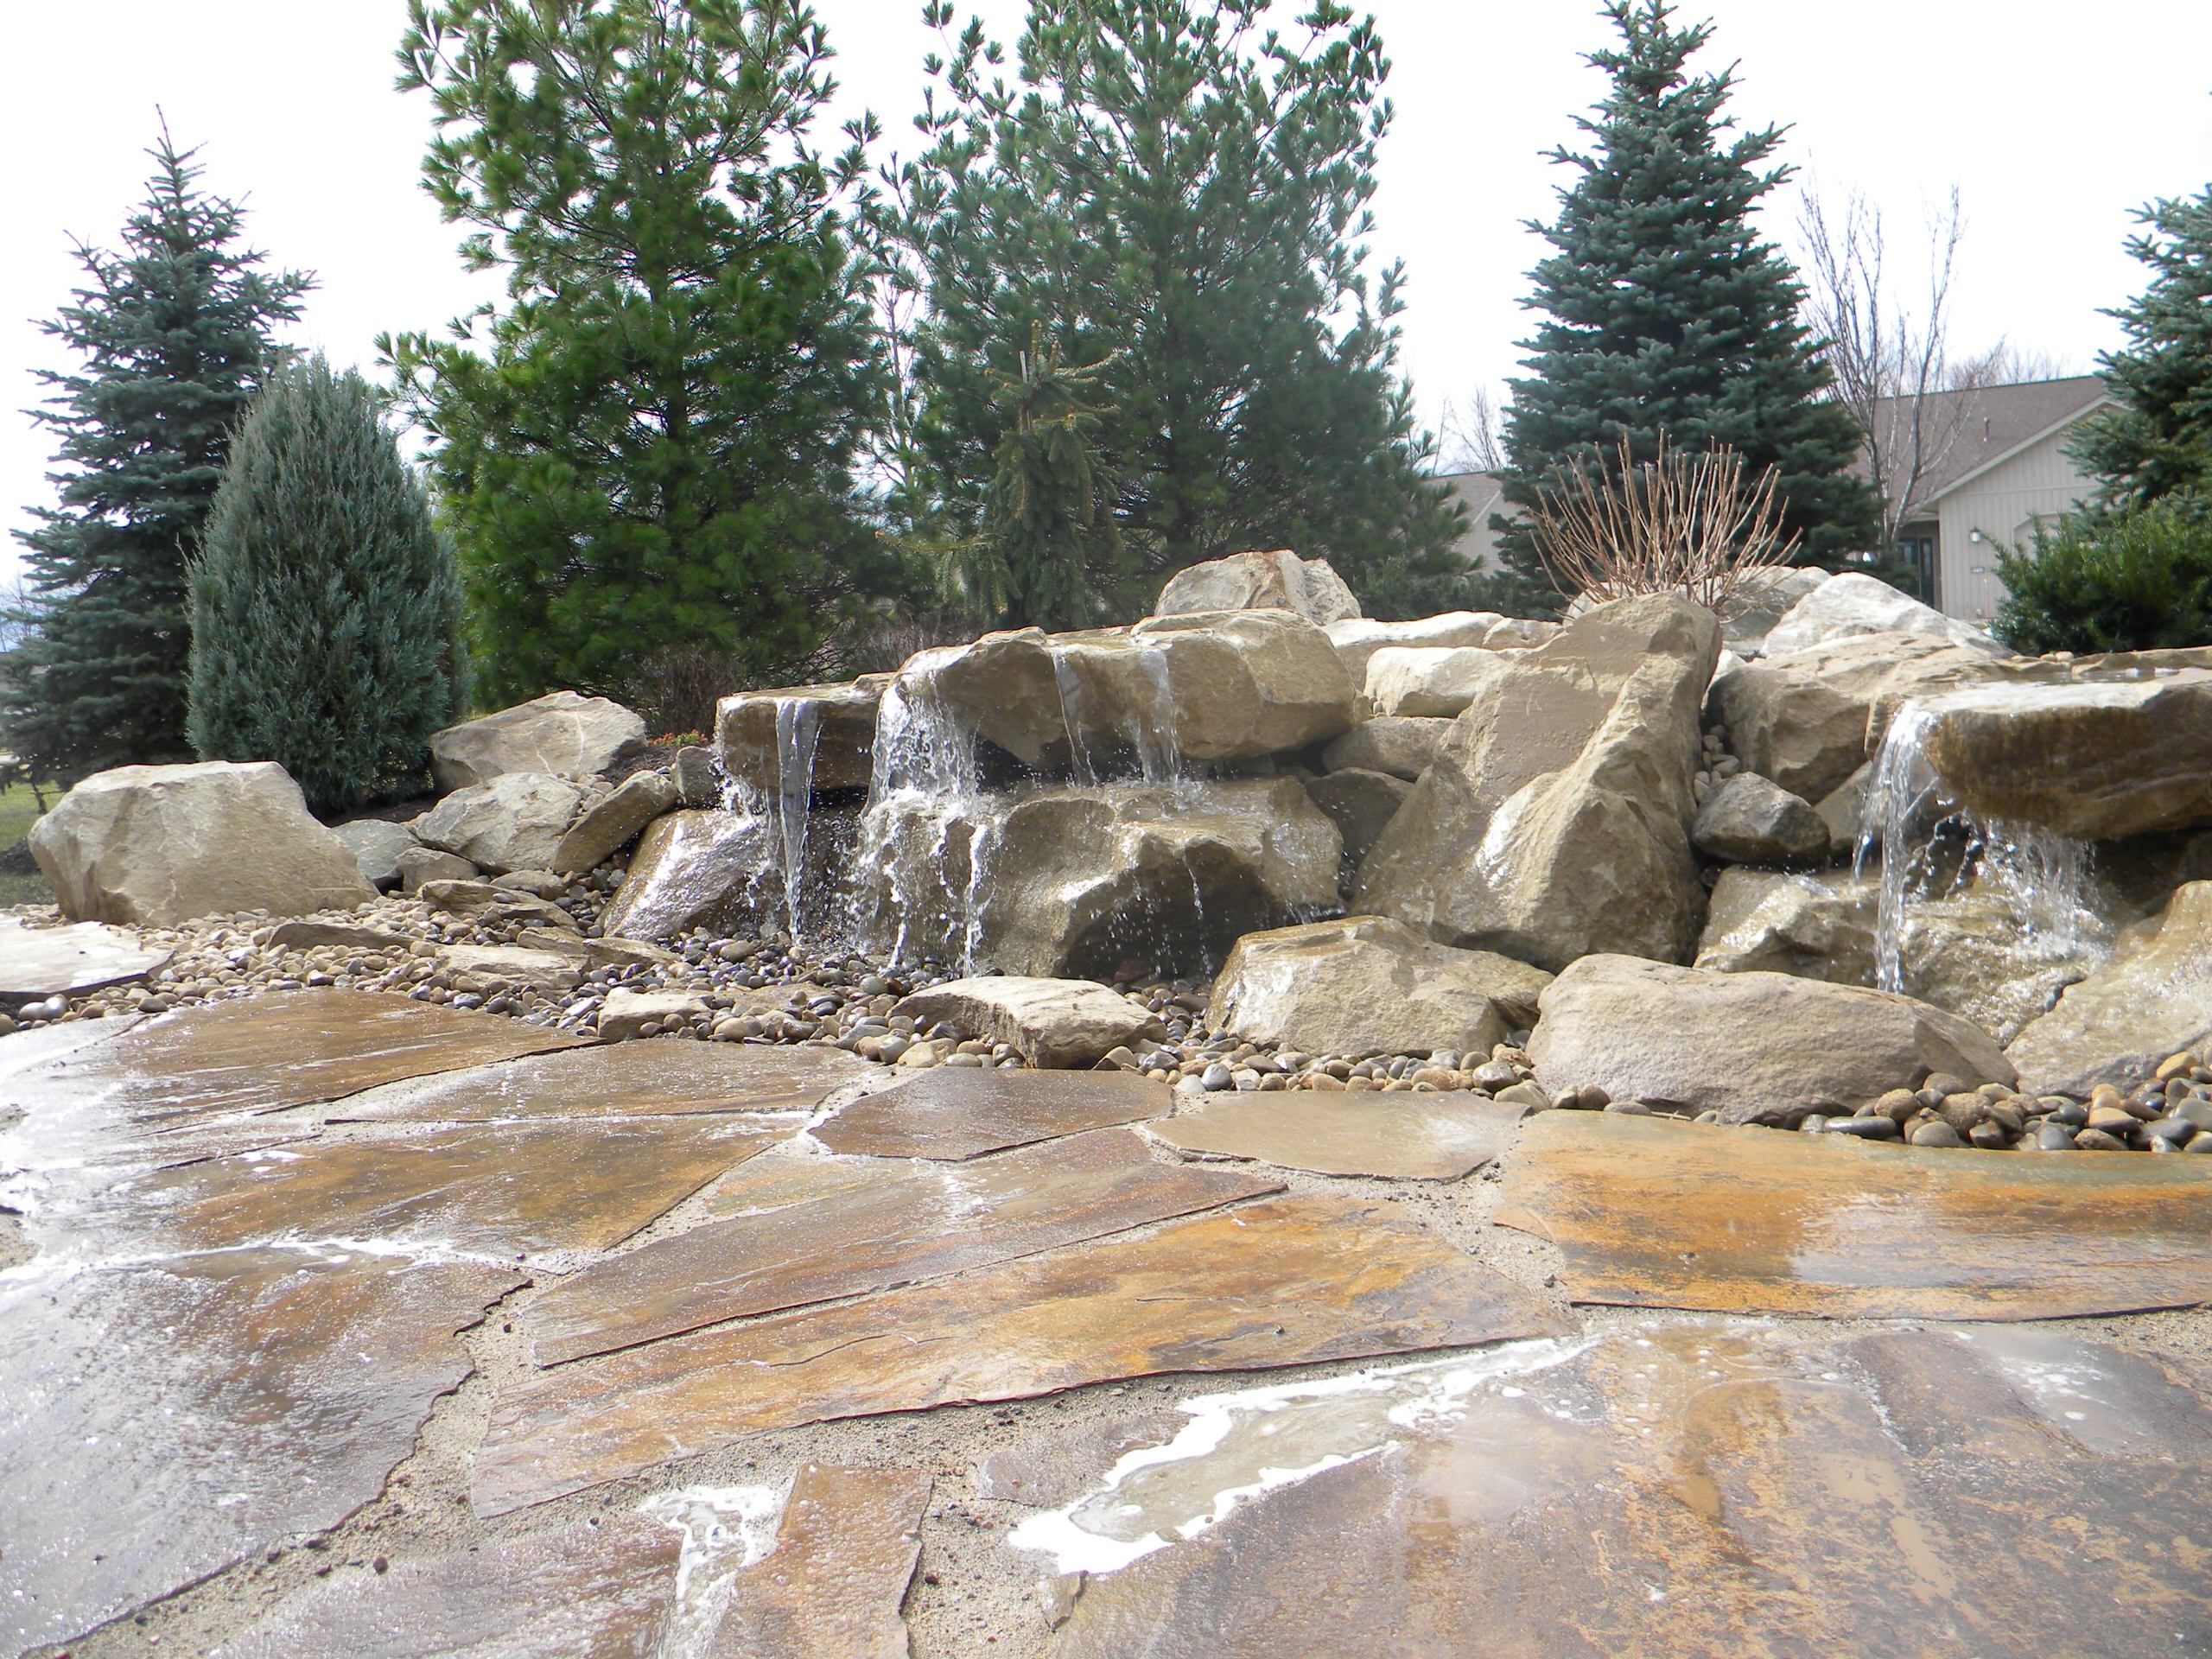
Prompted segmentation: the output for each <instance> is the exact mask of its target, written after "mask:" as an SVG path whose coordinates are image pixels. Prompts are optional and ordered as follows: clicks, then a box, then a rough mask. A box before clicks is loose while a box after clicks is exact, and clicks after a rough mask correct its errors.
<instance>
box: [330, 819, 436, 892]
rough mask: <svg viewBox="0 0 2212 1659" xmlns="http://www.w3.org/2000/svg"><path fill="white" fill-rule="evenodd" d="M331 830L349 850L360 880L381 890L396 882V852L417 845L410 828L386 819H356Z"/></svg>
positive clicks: (397, 855) (397, 875)
mask: <svg viewBox="0 0 2212 1659" xmlns="http://www.w3.org/2000/svg"><path fill="white" fill-rule="evenodd" d="M330 833H331V834H332V835H334V836H337V837H338V839H339V840H340V841H342V842H345V843H346V846H347V847H348V848H350V849H352V851H353V860H354V861H355V862H356V863H358V864H359V866H360V867H361V880H364V881H365V882H367V883H368V884H369V885H370V886H371V887H374V888H376V889H377V890H378V892H381V893H389V892H390V891H391V889H392V888H394V887H397V886H398V885H399V855H401V854H402V853H405V852H409V851H411V850H413V849H414V848H415V847H416V846H417V845H418V844H419V843H418V842H416V839H415V832H414V831H413V830H412V829H409V828H408V827H407V826H406V825H405V824H404V823H392V822H391V820H390V819H388V818H355V819H354V820H353V822H352V823H341V824H338V825H335V826H334V827H333V829H331V832H330Z"/></svg>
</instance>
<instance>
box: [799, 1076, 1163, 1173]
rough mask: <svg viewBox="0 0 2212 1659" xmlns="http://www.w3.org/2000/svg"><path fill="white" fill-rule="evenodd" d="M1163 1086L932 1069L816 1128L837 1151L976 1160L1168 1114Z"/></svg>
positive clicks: (1127, 1079)
mask: <svg viewBox="0 0 2212 1659" xmlns="http://www.w3.org/2000/svg"><path fill="white" fill-rule="evenodd" d="M1172 1103H1173V1097H1172V1096H1170V1094H1169V1093H1168V1090H1167V1088H1166V1085H1165V1084H1161V1083H1160V1082H1158V1081H1156V1080H1155V1079H1154V1078H1150V1077H1137V1076H1135V1075H1132V1074H1130V1073H1128V1072H1122V1071H980V1070H974V1071H971V1070H957V1071H956V1070H945V1071H931V1072H930V1073H929V1074H927V1075H926V1076H924V1077H917V1078H915V1079H914V1080H913V1081H912V1082H911V1083H902V1084H899V1085H897V1086H896V1087H895V1088H891V1089H887V1090H882V1091H881V1092H880V1093H877V1094H873V1095H868V1096H863V1097H862V1098H861V1099H860V1100H857V1101H855V1102H854V1103H852V1104H851V1105H849V1106H847V1107H846V1108H845V1109H843V1110H842V1111H841V1112H839V1113H838V1114H837V1116H836V1117H834V1118H832V1119H831V1120H830V1121H829V1122H827V1123H825V1124H823V1126H822V1127H821V1128H818V1129H817V1130H815V1131H814V1138H815V1139H816V1140H817V1141H820V1142H821V1143H822V1144H823V1146H825V1147H829V1150H830V1151H832V1152H844V1153H866V1154H873V1155H874V1156H877V1157H883V1158H950V1159H962V1158H973V1157H976V1155H977V1154H982V1153H986V1152H996V1151H998V1150H1000V1149H1001V1148H1002V1147H1019V1146H1024V1145H1027V1144H1028V1143H1029V1142H1031V1141H1046V1140H1050V1139H1052V1137H1054V1136H1056V1135H1075V1134H1077V1133H1079V1132H1080V1131H1082V1130H1084V1129H1102V1128H1109V1127H1110V1126H1112V1125H1114V1124H1117V1123H1134V1122H1137V1121H1139V1120H1140V1119H1142V1118H1147V1117H1160V1116H1164V1115H1165V1114H1166V1111H1167V1109H1168V1108H1169V1106H1170V1105H1171V1104H1172Z"/></svg>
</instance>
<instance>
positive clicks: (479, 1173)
mask: <svg viewBox="0 0 2212 1659" xmlns="http://www.w3.org/2000/svg"><path fill="white" fill-rule="evenodd" d="M787 1133H789V1130H788V1129H785V1128H764V1127H760V1126H757V1125H748V1124H746V1123H745V1122H743V1121H742V1120H739V1121H738V1122H719V1121H715V1120H698V1119H690V1118H658V1119H656V1118H644V1119H637V1120H632V1121H626V1122H624V1121H615V1122H607V1121H603V1120H602V1121H597V1122H555V1123H530V1124H524V1123H505V1124H498V1125H493V1126H488V1127H485V1128H461V1129H447V1130H443V1131H440V1132H437V1133H434V1134H429V1135H410V1136H408V1137H406V1138H404V1139H378V1140H372V1141H321V1142H315V1143H311V1144H308V1145H305V1146H302V1147H296V1148H284V1149H280V1150H278V1151H277V1152H275V1153H271V1154H259V1155H255V1154H244V1155H240V1156H238V1157H231V1158H221V1159H217V1160H213V1161H211V1162H207V1163H203V1164H194V1165H192V1166H188V1167H187V1168H183V1169H177V1170H170V1171H166V1172H164V1173H162V1174H160V1175H156V1176H153V1177H150V1178H149V1179H146V1180H144V1181H142V1182H140V1183H138V1184H137V1186H136V1187H135V1189H134V1192H133V1196H134V1197H135V1198H137V1199H138V1200H139V1201H140V1202H142V1203H144V1204H147V1205H149V1206H150V1210H151V1213H153V1214H154V1215H156V1216H157V1217H159V1225H160V1230H161V1235H162V1237H163V1238H164V1239H165V1240H166V1241H168V1242H170V1243H174V1244H175V1245H176V1246H177V1247H179V1248H182V1249H223V1248H225V1247H226V1246H231V1245H237V1244H245V1243H272V1242H276V1241H279V1240H284V1239H318V1238H336V1239H376V1240H385V1241H391V1242H393V1243H401V1244H405V1245H410V1246H415V1247H425V1246H434V1245H440V1246H445V1247H448V1248H450V1249H463V1250H492V1251H497V1252H499V1253H501V1254H509V1255H512V1254H515V1253H518V1252H520V1253H535V1252H538V1251H544V1250H573V1249H606V1248H607V1246H608V1245H611V1244H615V1243H620V1241H621V1240H623V1239H625V1238H627V1237H628V1236H630V1235H631V1234H632V1233H634V1232H636V1231H637V1230H639V1228H640V1227H643V1226H645V1225H646V1224H648V1223H650V1222H652V1220H653V1219H654V1218H655V1217H658V1216H659V1215H661V1214H662V1213H664V1211H668V1210H670V1209H671V1208H673V1207H674V1206H675V1205H678V1204H681V1203H682V1202H683V1200H684V1199H685V1198H688V1197H690V1195H691V1194H692V1193H693V1192H697V1191H698V1190H699V1189H700V1188H701V1187H702V1186H704V1185H706V1184H707V1183H708V1182H709V1181H711V1180H712V1179H715V1176H717V1175H719V1174H721V1173H722V1172H723V1171H724V1170H726V1169H728V1168H729V1167H730V1166H732V1165H734V1164H736V1163H739V1162H741V1160H744V1159H747V1158H749V1157H751V1156H752V1155H753V1154H755V1153H757V1152H759V1151H760V1150H761V1149H762V1148H764V1147H769V1146H772V1145H773V1144H775V1142H776V1141H778V1140H779V1139H781V1138H782V1137H783V1135H785V1134H787Z"/></svg>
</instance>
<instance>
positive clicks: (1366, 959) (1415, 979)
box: [1206, 916, 1552, 1064]
mask: <svg viewBox="0 0 2212 1659" xmlns="http://www.w3.org/2000/svg"><path fill="white" fill-rule="evenodd" d="M1551 977H1552V976H1550V975H1549V974H1548V973H1546V972H1544V971H1543V969H1541V968H1531V967H1530V966H1529V964H1528V963H1524V962H1516V961H1515V960H1513V958H1512V957H1501V956H1497V955H1495V954H1493V953H1491V952H1490V951H1487V950H1453V949H1452V948H1451V947H1450V946H1449V945H1442V944H1434V943H1433V942H1432V941H1430V940H1427V939H1424V938H1421V935H1420V934H1418V933H1415V932H1414V931H1413V930H1412V929H1411V928H1408V927H1406V926H1404V925H1402V924H1400V923H1397V922H1394V921H1391V920H1390V919H1389V918H1387V917H1382V916H1347V917H1344V918H1341V919H1339V920H1337V921H1331V922H1313V923H1310V924H1308V925H1306V926H1303V927H1285V928H1277V929H1274V931H1269V932H1265V933H1250V934H1247V935H1246V936H1245V937H1244V938H1241V939H1239V940H1238V941H1237V942H1236V950H1233V951H1231V952H1230V957H1229V962H1228V963H1227V965H1226V966H1225V967H1224V968H1223V969H1222V970H1221V974H1220V976H1219V977H1218V978H1217V979H1216V980H1215V981H1214V985H1213V997H1212V1000H1211V1002H1210V1003H1209V1004H1208V1005H1207V1007H1206V1021H1207V1023H1208V1024H1209V1025H1210V1026H1211V1027H1213V1029H1214V1030H1216V1031H1217V1032H1225V1033H1228V1034H1230V1035H1231V1036H1234V1037H1240V1038H1243V1039H1246V1040H1247V1041H1250V1042H1255V1043H1280V1044H1281V1045H1283V1046H1286V1047H1289V1048H1297V1049H1302V1050H1304V1051H1305V1052H1307V1053H1309V1054H1340V1055H1345V1056H1349V1057H1352V1058H1359V1057H1362V1056H1366V1055H1370V1054H1428V1053H1433V1052H1435V1051H1436V1050H1438V1049H1447V1048H1448V1049H1451V1050H1452V1051H1453V1052H1456V1053H1460V1054H1473V1055H1475V1056H1477V1057H1478V1058H1488V1057H1489V1054H1490V1051H1491V1045H1493V1044H1495V1043H1499V1042H1503V1041H1504V1040H1505V1038H1506V1035H1507V1033H1510V1032H1512V1031H1515V1030H1518V1029H1522V1028H1525V1027H1528V1026H1529V1024H1530V1023H1532V1022H1533V1021H1534V1020H1535V1013H1536V999H1537V996H1538V995H1540V994H1541V992H1542V990H1543V988H1544V987H1545V986H1546V985H1548V984H1549V983H1550V982H1551ZM1470 1064H1472V1062H1470Z"/></svg>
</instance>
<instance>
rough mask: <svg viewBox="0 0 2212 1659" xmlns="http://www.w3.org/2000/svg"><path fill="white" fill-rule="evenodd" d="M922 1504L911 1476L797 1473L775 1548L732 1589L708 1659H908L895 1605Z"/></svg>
mask: <svg viewBox="0 0 2212 1659" xmlns="http://www.w3.org/2000/svg"><path fill="white" fill-rule="evenodd" d="M929 1498H930V1478H929V1476H928V1475H926V1474H925V1473H923V1472H921V1471H918V1470H912V1469H837V1468H825V1467H824V1466H823V1465H820V1464H813V1463H810V1464H808V1465H805V1466H804V1467H803V1468H802V1469H800V1471H798V1478H796V1479H795V1480H794V1481H793V1482H792V1484H791V1498H790V1501H789V1502H788V1503H785V1506H784V1514H783V1519H782V1521H781V1522H780V1523H779V1525H778V1527H777V1529H776V1541H775V1547H774V1548H772V1550H770V1551H769V1553H768V1554H766V1555H765V1556H763V1557H762V1558H761V1559H760V1560H758V1561H755V1562H753V1565H751V1566H750V1567H746V1568H745V1569H744V1570H743V1571H742V1572H741V1573H738V1574H737V1578H736V1582H735V1583H734V1585H733V1586H731V1592H730V1598H729V1603H728V1611H726V1612H725V1613H724V1615H723V1617H722V1619H721V1624H720V1626H719V1627H718V1628H717V1630H715V1640H714V1643H713V1644H712V1645H711V1647H710V1649H709V1653H710V1655H711V1656H712V1659H907V1653H908V1646H907V1639H906V1620H905V1619H904V1618H901V1617H900V1616H899V1604H900V1602H901V1601H902V1600H903V1599H905V1597H906V1586H907V1584H908V1583H909V1582H910V1581H911V1580H912V1578H913V1576H914V1563H915V1561H916V1560H918V1558H919V1556H920V1554H921V1524H922V1510H923V1509H924V1507H925V1505H926V1504H927V1503H929Z"/></svg>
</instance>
